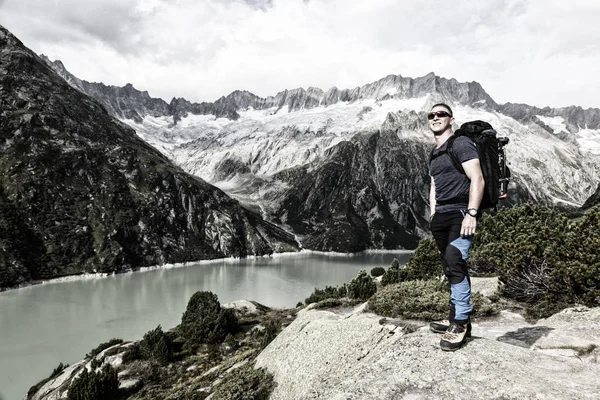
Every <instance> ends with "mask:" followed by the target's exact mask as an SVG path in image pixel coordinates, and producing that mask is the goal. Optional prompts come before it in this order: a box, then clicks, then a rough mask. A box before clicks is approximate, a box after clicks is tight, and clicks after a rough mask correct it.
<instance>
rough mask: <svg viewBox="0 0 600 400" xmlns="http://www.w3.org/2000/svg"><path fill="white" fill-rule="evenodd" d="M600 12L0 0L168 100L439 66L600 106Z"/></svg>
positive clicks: (556, 5)
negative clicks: (599, 21)
mask: <svg viewBox="0 0 600 400" xmlns="http://www.w3.org/2000/svg"><path fill="white" fill-rule="evenodd" d="M598 19H600V1H598V0H570V1H565V0H529V1H528V0H487V1H473V0H452V1H434V0H420V1H419V0H52V1H51V0H0V24H1V25H3V26H4V27H6V28H7V29H9V30H10V31H11V32H12V33H13V34H15V35H16V36H17V37H18V38H19V39H21V41H23V43H24V44H25V45H26V46H28V47H29V48H31V49H32V50H34V51H35V52H37V53H38V54H39V53H43V54H46V55H47V56H48V57H50V59H52V60H55V59H60V60H61V61H63V63H64V64H65V66H66V67H67V69H69V71H71V72H72V73H73V74H75V75H76V76H77V77H79V78H81V79H85V80H88V81H92V82H94V81H96V82H97V81H101V82H104V83H105V84H111V85H119V86H122V85H124V84H126V83H132V84H133V85H134V86H135V87H136V88H138V89H140V90H147V91H148V92H149V93H150V95H151V96H153V97H162V98H163V99H165V100H166V101H170V99H171V98H172V97H174V96H176V97H185V98H186V99H188V100H190V101H214V100H216V99H217V98H219V97H220V96H223V95H227V94H228V93H230V92H231V91H233V90H235V89H246V90H249V91H251V92H253V93H255V94H257V95H259V96H263V97H264V96H268V95H274V94H276V93H277V92H278V91H281V90H283V89H286V88H288V89H290V88H295V87H304V88H307V87H309V86H317V87H320V88H322V89H324V90H326V89H328V88H330V87H331V86H337V87H338V88H352V87H355V86H359V85H363V84H365V83H369V82H372V81H375V80H377V79H379V78H383V77H384V76H386V75H388V74H397V75H398V74H399V75H402V76H405V77H419V76H423V75H426V74H427V73H429V72H431V71H433V72H435V73H436V74H437V75H439V76H442V77H445V78H456V79H457V80H459V81H461V82H464V81H477V82H479V83H481V84H482V86H483V87H484V89H485V90H486V91H487V92H488V93H489V94H490V96H492V98H493V99H494V100H496V101H497V102H499V103H505V102H519V103H527V104H531V105H536V106H539V107H543V106H552V107H560V106H568V105H580V106H582V107H585V108H587V107H600V95H599V93H600V78H599V76H598V70H599V68H600V30H599V29H598Z"/></svg>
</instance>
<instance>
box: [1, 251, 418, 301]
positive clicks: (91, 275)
mask: <svg viewBox="0 0 600 400" xmlns="http://www.w3.org/2000/svg"><path fill="white" fill-rule="evenodd" d="M391 253H400V254H412V253H414V250H406V249H398V250H386V249H367V250H363V251H359V252H356V253H340V252H335V251H317V250H308V249H302V250H300V251H287V252H282V253H272V254H264V255H262V256H256V255H250V256H246V257H233V256H231V257H223V258H213V259H210V260H198V261H185V262H181V263H165V264H159V265H152V266H150V267H140V268H137V269H127V270H123V271H120V272H96V273H81V274H74V275H67V276H61V277H57V278H51V279H45V280H35V281H28V282H24V283H22V284H20V285H18V286H12V287H5V288H0V295H1V294H2V293H4V292H8V291H14V290H19V289H27V288H30V287H32V286H38V285H45V284H53V283H63V282H74V281H83V280H91V279H103V278H108V277H110V276H115V275H122V274H133V273H137V272H146V271H155V270H158V269H172V268H183V267H189V266H192V265H198V264H199V265H209V264H214V263H221V262H226V263H231V264H235V263H239V262H241V261H243V260H258V259H261V258H284V257H293V256H298V255H309V254H318V255H322V256H327V257H355V256H358V255H361V254H391Z"/></svg>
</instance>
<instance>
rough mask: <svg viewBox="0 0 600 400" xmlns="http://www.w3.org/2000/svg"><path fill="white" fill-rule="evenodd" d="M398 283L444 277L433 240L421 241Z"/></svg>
mask: <svg viewBox="0 0 600 400" xmlns="http://www.w3.org/2000/svg"><path fill="white" fill-rule="evenodd" d="M399 274H400V281H402V282H405V281H413V280H417V279H432V278H439V277H441V276H443V275H444V270H443V269H442V262H441V261H440V253H439V252H438V249H437V245H436V243H435V240H433V239H423V240H421V241H420V242H419V245H418V246H417V248H416V250H415V252H414V253H413V254H412V255H411V257H410V259H409V260H408V262H407V263H406V265H405V266H404V267H403V268H400V272H399Z"/></svg>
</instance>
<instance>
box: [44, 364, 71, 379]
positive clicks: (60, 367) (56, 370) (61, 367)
mask: <svg viewBox="0 0 600 400" xmlns="http://www.w3.org/2000/svg"><path fill="white" fill-rule="evenodd" d="M68 366H69V364H63V363H62V362H61V363H59V364H58V366H57V367H56V368H54V370H53V371H52V373H51V374H50V377H49V379H54V378H56V377H57V376H58V375H60V373H61V372H63V371H64V370H65V368H67V367H68Z"/></svg>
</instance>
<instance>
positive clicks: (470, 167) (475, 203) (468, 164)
mask: <svg viewBox="0 0 600 400" xmlns="http://www.w3.org/2000/svg"><path fill="white" fill-rule="evenodd" d="M462 167H463V169H464V170H465V174H466V175H467V178H469V179H470V180H471V186H470V187H469V205H468V206H467V208H475V209H479V205H480V204H481V198H482V197H483V190H484V188H485V180H484V179H483V173H482V172H481V165H480V164H479V160H478V159H473V160H469V161H465V162H464V163H462ZM476 226H477V219H476V218H474V217H471V216H470V215H469V214H467V215H466V216H465V219H464V220H463V223H462V227H461V230H460V234H461V236H472V235H474V234H475V228H476Z"/></svg>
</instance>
